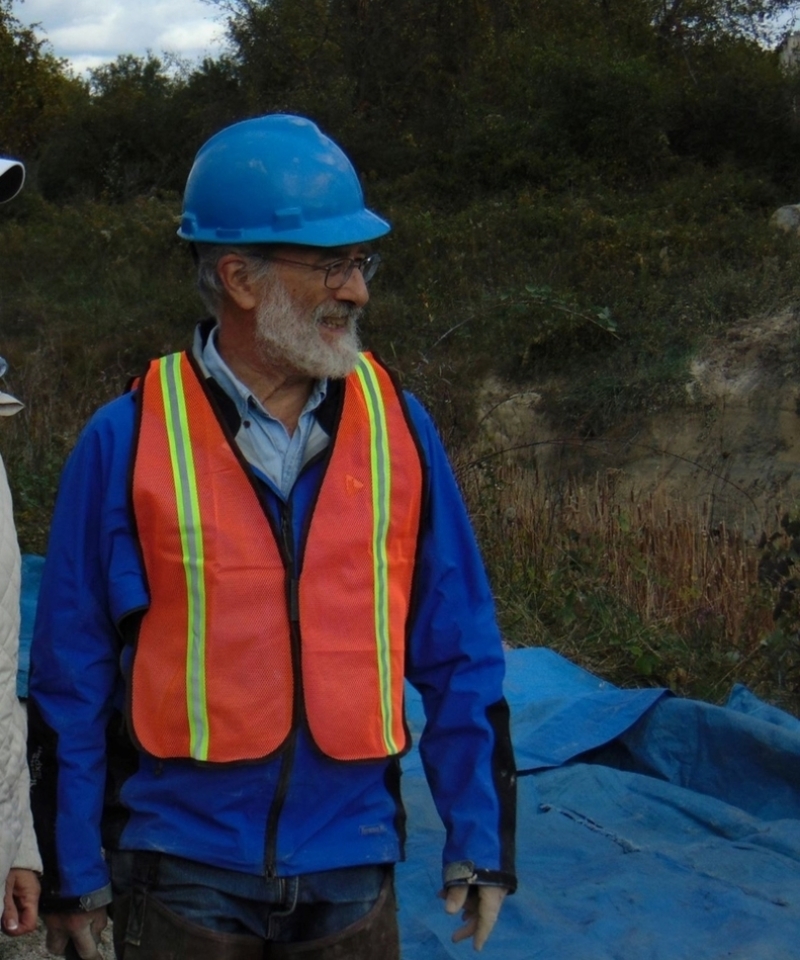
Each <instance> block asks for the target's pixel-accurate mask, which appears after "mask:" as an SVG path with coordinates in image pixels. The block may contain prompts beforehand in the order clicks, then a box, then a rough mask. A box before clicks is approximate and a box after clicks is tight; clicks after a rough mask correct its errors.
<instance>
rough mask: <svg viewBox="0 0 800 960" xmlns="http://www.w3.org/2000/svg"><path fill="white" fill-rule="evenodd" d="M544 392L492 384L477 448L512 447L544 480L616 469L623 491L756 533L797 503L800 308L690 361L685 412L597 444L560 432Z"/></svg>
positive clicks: (544, 387)
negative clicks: (670, 499)
mask: <svg viewBox="0 0 800 960" xmlns="http://www.w3.org/2000/svg"><path fill="white" fill-rule="evenodd" d="M550 386H551V385H548V384H540V385H538V387H537V386H532V387H531V388H530V389H528V390H526V391H522V390H520V388H519V387H516V388H511V387H509V386H508V385H507V384H503V383H501V382H500V381H497V380H488V381H487V382H486V383H485V384H484V387H483V390H482V395H481V414H480V415H481V441H480V445H481V448H482V451H483V452H491V451H497V450H502V449H506V450H509V449H514V448H516V450H515V452H514V453H513V454H512V455H514V456H516V457H518V458H520V459H521V460H523V461H527V462H528V463H531V462H532V461H533V462H535V464H536V466H537V468H538V469H539V471H540V476H541V477H542V478H543V480H545V481H546V480H556V479H557V478H558V477H560V476H563V471H564V470H565V469H567V470H571V471H575V470H579V471H580V472H581V473H584V474H586V473H587V472H588V473H593V472H595V471H597V470H600V471H607V470H609V469H613V470H614V471H615V473H616V472H617V471H619V474H617V482H618V484H619V483H620V481H621V482H622V487H624V488H625V489H630V487H631V486H632V487H633V488H634V489H635V490H637V491H639V492H641V493H649V492H651V491H654V490H657V489H660V490H662V491H664V492H665V493H667V494H669V495H671V496H675V497H677V498H678V499H681V500H697V501H698V502H704V501H710V502H711V503H712V504H713V513H714V516H715V517H717V518H718V519H722V518H725V519H726V520H728V521H730V522H735V523H736V524H737V525H742V524H744V525H745V526H746V527H748V528H749V529H750V530H751V531H753V532H755V531H756V530H758V529H763V527H764V526H765V525H768V526H771V525H772V523H771V515H772V514H773V513H774V511H775V509H776V508H791V507H793V506H794V505H795V504H798V503H800V309H799V310H794V309H789V310H786V311H784V312H782V313H780V314H776V315H774V316H771V317H766V318H760V319H755V320H754V319H750V320H747V321H743V322H741V323H739V324H737V325H736V326H735V327H733V328H731V329H730V330H729V331H728V332H727V334H726V335H725V336H724V337H723V338H720V339H718V340H715V341H713V342H711V343H709V344H708V345H707V346H706V348H705V349H704V351H703V352H702V353H701V354H700V355H698V356H697V357H696V358H695V359H694V361H693V362H692V364H691V367H690V379H689V381H688V382H687V384H686V399H687V404H686V406H685V407H682V408H679V409H675V410H671V411H669V412H663V413H656V414H654V415H647V414H644V413H643V414H642V415H641V416H640V417H639V418H637V420H636V422H635V423H634V422H632V421H629V422H627V423H626V424H624V425H620V427H619V428H618V430H617V431H616V432H615V433H614V434H613V435H609V436H607V437H602V438H598V439H597V440H595V441H591V442H588V443H586V442H584V443H578V442H570V441H569V438H564V437H562V436H557V435H556V432H555V431H554V430H553V428H552V425H551V424H550V423H549V422H548V418H547V416H546V413H545V411H544V404H543V402H542V395H543V394H544V393H546V392H547V391H548V390H549V388H550ZM618 488H619V487H618Z"/></svg>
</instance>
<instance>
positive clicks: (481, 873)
mask: <svg viewBox="0 0 800 960" xmlns="http://www.w3.org/2000/svg"><path fill="white" fill-rule="evenodd" d="M442 881H443V886H444V887H445V889H446V888H447V887H454V886H458V885H459V884H465V883H466V884H474V885H476V886H484V887H505V888H506V890H508V892H509V893H515V892H516V889H517V878H516V876H515V875H514V874H513V873H506V872H505V871H504V870H483V869H481V868H480V867H476V866H475V864H474V863H473V862H472V860H456V861H455V862H453V863H448V864H447V865H446V866H445V868H444V870H443V871H442Z"/></svg>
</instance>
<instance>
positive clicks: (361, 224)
mask: <svg viewBox="0 0 800 960" xmlns="http://www.w3.org/2000/svg"><path fill="white" fill-rule="evenodd" d="M391 229H392V228H391V225H390V224H389V223H388V222H387V221H386V220H384V219H383V218H382V217H379V216H378V215H377V214H376V213H373V212H372V211H371V210H366V209H365V210H359V211H357V212H353V213H351V214H349V215H347V216H339V217H337V218H336V220H335V221H333V222H332V221H330V220H320V221H314V220H301V219H299V218H298V220H297V222H296V223H295V224H291V225H289V224H287V223H286V222H285V221H284V222H281V223H278V224H274V225H268V224H261V225H259V226H258V227H254V228H250V229H248V228H245V229H241V230H237V229H226V228H221V227H215V228H209V227H205V226H203V224H201V223H198V222H197V220H196V218H194V217H192V216H186V215H184V217H183V219H182V220H181V225H180V228H179V229H178V236H179V237H181V238H182V239H184V240H191V241H192V242H193V243H241V244H260V243H272V244H287V245H297V246H304V247H352V246H354V245H356V244H359V243H369V242H370V241H371V240H377V239H378V238H379V237H383V236H385V235H386V234H387V233H389V231H390V230H391Z"/></svg>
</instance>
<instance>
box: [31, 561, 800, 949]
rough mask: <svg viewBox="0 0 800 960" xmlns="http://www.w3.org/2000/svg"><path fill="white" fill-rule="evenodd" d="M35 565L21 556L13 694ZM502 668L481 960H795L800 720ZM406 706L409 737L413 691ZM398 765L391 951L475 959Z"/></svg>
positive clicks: (432, 824)
mask: <svg viewBox="0 0 800 960" xmlns="http://www.w3.org/2000/svg"><path fill="white" fill-rule="evenodd" d="M40 570H41V560H40V558H28V557H26V558H23V630H22V634H23V645H22V646H23V649H22V651H21V658H20V662H21V665H22V669H21V673H20V677H21V692H22V694H23V695H24V689H25V682H24V665H25V664H26V663H27V649H26V647H27V645H28V642H29V639H30V633H31V625H32V615H33V609H34V607H35V597H36V592H37V590H38V578H39V574H40ZM507 663H508V676H507V682H506V694H507V697H508V700H509V703H510V704H511V710H512V733H513V738H514V747H515V751H516V757H517V765H518V769H519V774H520V775H519V810H518V831H517V845H518V874H519V881H520V886H519V890H518V892H517V893H516V894H515V895H514V896H513V897H510V898H509V899H507V901H506V903H505V906H504V907H503V912H502V914H501V917H500V920H499V922H498V924H497V927H496V928H495V931H494V933H493V935H492V937H491V939H490V940H489V942H488V944H487V945H486V947H485V948H484V952H483V956H485V957H487V958H490V957H497V958H503V960H517V958H518V960H534V958H541V960H722V958H727V960H798V958H800V721H798V720H797V719H795V718H794V717H792V716H790V715H788V714H786V713H784V712H782V711H780V710H778V709H776V708H775V707H772V706H770V705H768V704H765V703H763V702H762V701H760V700H759V699H758V698H757V697H754V696H753V695H752V694H751V693H750V692H749V691H748V690H747V689H746V688H744V687H741V686H737V687H734V689H733V691H732V693H731V697H730V699H729V701H728V704H727V706H725V707H716V706H712V705H710V704H706V703H701V702H699V701H694V700H686V699H681V698H678V697H673V696H671V695H669V694H668V693H667V691H664V690H620V689H618V688H616V687H614V686H612V685H611V684H608V683H605V682H604V681H602V680H600V679H598V678H597V677H594V676H592V675H591V674H589V673H587V672H586V671H584V670H582V669H580V668H579V667H577V666H576V665H574V664H572V663H570V662H569V661H567V660H565V659H564V658H563V657H560V656H558V655H557V654H555V653H553V652H552V651H549V650H544V649H538V648H537V649H528V650H513V651H509V653H508V656H507ZM408 712H409V723H410V726H411V728H412V731H413V732H414V733H415V736H417V737H418V736H419V733H420V732H421V730H422V727H423V724H424V717H423V715H422V709H421V704H420V700H419V697H418V696H417V695H416V693H415V692H414V691H413V690H411V689H410V688H409V689H408ZM403 769H404V776H403V795H404V797H405V800H406V807H407V810H408V846H407V854H408V859H407V861H406V862H405V863H403V864H399V865H398V870H397V877H398V896H399V900H400V924H401V935H402V939H403V958H404V960H448V958H450V957H462V958H465V957H468V956H471V955H472V950H471V948H470V946H469V945H467V944H459V945H454V944H452V943H451V942H450V936H451V934H452V932H453V930H454V929H455V928H456V926H457V925H458V921H457V920H456V919H455V918H452V917H448V916H447V915H446V914H445V913H444V910H443V907H442V903H441V901H440V900H438V899H437V892H438V890H439V888H440V885H441V861H440V851H441V849H442V843H443V831H442V826H441V823H440V821H439V818H438V816H437V814H436V812H435V810H434V808H433V804H432V802H431V799H430V795H429V792H428V788H427V785H426V783H425V779H424V776H423V773H422V768H421V763H420V759H419V754H418V753H417V752H416V751H415V750H414V751H412V752H411V753H410V754H409V755H408V757H406V758H405V760H404V763H403Z"/></svg>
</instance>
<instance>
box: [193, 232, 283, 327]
mask: <svg viewBox="0 0 800 960" xmlns="http://www.w3.org/2000/svg"><path fill="white" fill-rule="evenodd" d="M268 249H269V248H268V247H266V246H265V245H263V244H247V245H242V246H229V245H227V244H222V243H197V244H195V251H196V257H197V291H198V293H199V294H200V297H201V299H202V301H203V303H204V304H205V305H206V307H207V308H208V310H209V311H210V313H211V315H212V316H213V317H216V319H217V320H219V318H220V314H221V313H222V300H223V296H224V293H225V288H224V287H223V285H222V281H221V280H220V276H219V271H218V270H217V264H218V263H219V261H220V260H221V259H222V258H223V257H226V256H228V254H234V255H235V256H237V257H241V258H242V259H243V260H245V261H246V263H247V268H248V273H249V275H250V279H251V280H252V281H253V282H254V283H256V284H262V283H263V282H264V281H265V280H266V279H267V277H268V276H269V274H270V272H271V271H272V264H271V263H270V261H269V260H268V259H267V258H266V253H267V250H268Z"/></svg>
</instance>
